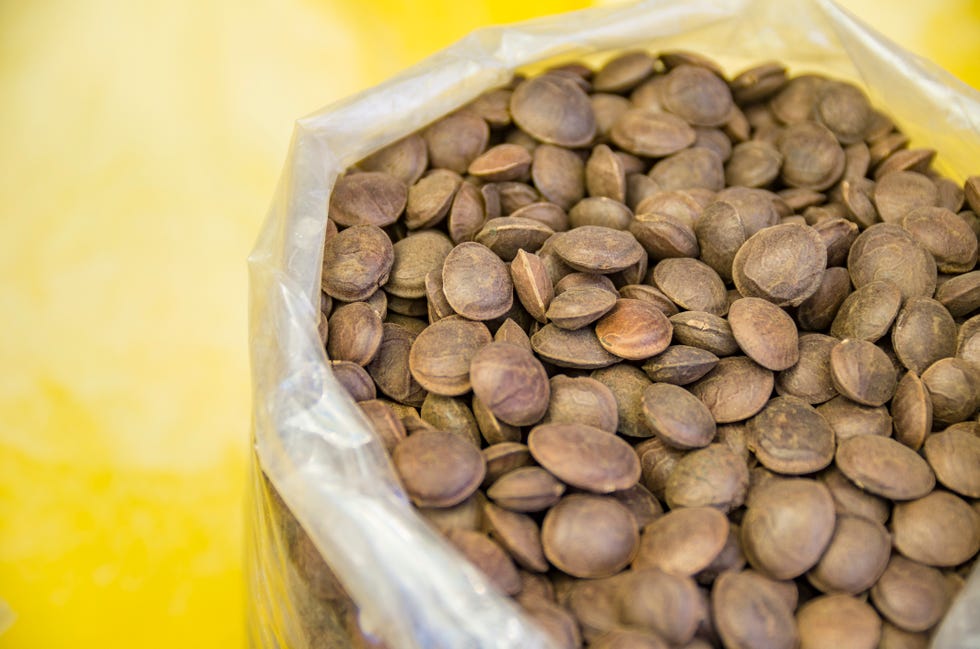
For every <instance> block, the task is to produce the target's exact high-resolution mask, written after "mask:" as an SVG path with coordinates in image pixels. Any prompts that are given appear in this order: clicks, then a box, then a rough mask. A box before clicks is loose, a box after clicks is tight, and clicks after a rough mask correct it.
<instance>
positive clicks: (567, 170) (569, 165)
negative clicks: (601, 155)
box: [531, 144, 585, 210]
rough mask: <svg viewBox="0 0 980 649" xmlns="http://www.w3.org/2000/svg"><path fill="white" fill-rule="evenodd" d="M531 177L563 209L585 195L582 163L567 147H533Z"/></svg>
mask: <svg viewBox="0 0 980 649" xmlns="http://www.w3.org/2000/svg"><path fill="white" fill-rule="evenodd" d="M531 178H532V179H533V180H534V186H535V187H537V188H538V191H540V192H541V195H542V196H544V197H545V198H547V199H548V200H549V201H551V202H553V203H555V204H557V205H558V206H559V207H561V208H562V209H563V210H568V209H571V207H572V206H573V205H574V204H575V203H577V202H578V201H579V200H581V199H582V197H583V196H585V163H584V162H583V161H582V159H581V158H580V157H578V155H576V154H575V153H574V152H572V151H569V150H568V149H563V148H561V147H558V146H554V145H551V144H542V145H541V146H539V147H538V148H536V149H535V150H534V161H533V162H532V163H531Z"/></svg>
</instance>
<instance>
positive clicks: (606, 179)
mask: <svg viewBox="0 0 980 649" xmlns="http://www.w3.org/2000/svg"><path fill="white" fill-rule="evenodd" d="M585 186H586V189H587V190H588V192H589V196H605V197H608V198H611V199H613V200H615V201H619V202H620V203H623V202H625V201H626V171H625V169H624V168H623V162H622V160H620V158H619V157H618V156H617V155H616V154H615V153H614V152H613V150H612V149H610V148H609V146H608V145H605V144H600V145H599V146H597V147H596V148H594V149H593V150H592V155H591V156H589V160H588V162H587V163H586V164H585Z"/></svg>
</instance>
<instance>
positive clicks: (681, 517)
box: [633, 507, 729, 575]
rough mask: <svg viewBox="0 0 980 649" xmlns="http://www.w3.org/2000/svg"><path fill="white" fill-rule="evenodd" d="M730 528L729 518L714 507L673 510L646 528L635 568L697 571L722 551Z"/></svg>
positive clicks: (682, 572)
mask: <svg viewBox="0 0 980 649" xmlns="http://www.w3.org/2000/svg"><path fill="white" fill-rule="evenodd" d="M728 530H729V524H728V519H727V518H725V515H724V514H722V513H721V512H720V511H718V510H717V509H715V508H713V507H685V508H680V509H676V510H671V511H670V512H668V513H667V514H664V515H663V516H662V517H660V518H658V519H657V520H656V521H654V522H653V523H652V524H650V525H649V526H647V527H646V528H644V530H643V536H642V537H641V539H640V546H639V549H638V550H637V553H636V558H635V559H634V560H633V569H634V570H641V569H644V568H659V569H661V570H663V571H665V572H668V573H671V574H675V575H695V574H697V573H699V572H701V571H702V570H704V569H705V568H707V567H708V566H709V565H711V563H712V562H713V561H714V560H715V559H716V558H717V557H718V555H719V554H720V553H721V551H722V549H723V548H724V546H725V542H726V540H727V539H728Z"/></svg>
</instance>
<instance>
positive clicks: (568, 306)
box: [545, 287, 617, 331]
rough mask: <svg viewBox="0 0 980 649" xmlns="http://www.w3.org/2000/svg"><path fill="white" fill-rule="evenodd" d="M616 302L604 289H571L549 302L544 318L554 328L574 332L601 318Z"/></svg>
mask: <svg viewBox="0 0 980 649" xmlns="http://www.w3.org/2000/svg"><path fill="white" fill-rule="evenodd" d="M616 302H617V300H616V294H615V293H610V292H609V291H608V290H606V289H604V288H597V287H583V288H571V289H568V290H566V291H563V292H562V293H561V294H560V295H558V296H557V297H555V298H554V299H553V300H552V301H551V304H550V305H549V308H548V311H547V312H546V314H545V316H546V320H548V321H550V322H551V323H552V324H554V326H556V327H560V328H561V329H567V330H569V331H574V330H577V329H581V328H583V327H585V326H587V325H590V324H592V323H593V322H595V321H596V320H598V319H599V318H601V317H602V316H603V315H605V314H606V313H608V312H609V310H610V309H612V308H613V307H614V306H615V305H616Z"/></svg>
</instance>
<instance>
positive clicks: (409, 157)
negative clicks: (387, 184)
mask: <svg viewBox="0 0 980 649" xmlns="http://www.w3.org/2000/svg"><path fill="white" fill-rule="evenodd" d="M428 164H429V154H428V151H427V149H426V146H425V139H423V138H422V136H421V135H419V134H417V133H413V134H412V135H408V136H406V137H404V138H402V139H401V140H398V141H397V142H394V143H392V144H389V145H388V146H386V147H384V148H383V149H380V150H379V151H376V152H375V153H372V154H371V155H369V156H368V157H366V158H364V159H363V160H361V161H360V162H358V163H357V166H358V167H360V168H361V169H363V170H364V171H382V172H384V173H387V174H391V175H392V176H394V177H395V178H397V179H398V180H400V181H402V182H403V183H405V185H411V184H413V183H415V181H417V180H418V179H419V178H421V177H422V174H423V173H425V169H426V167H427V166H428Z"/></svg>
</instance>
